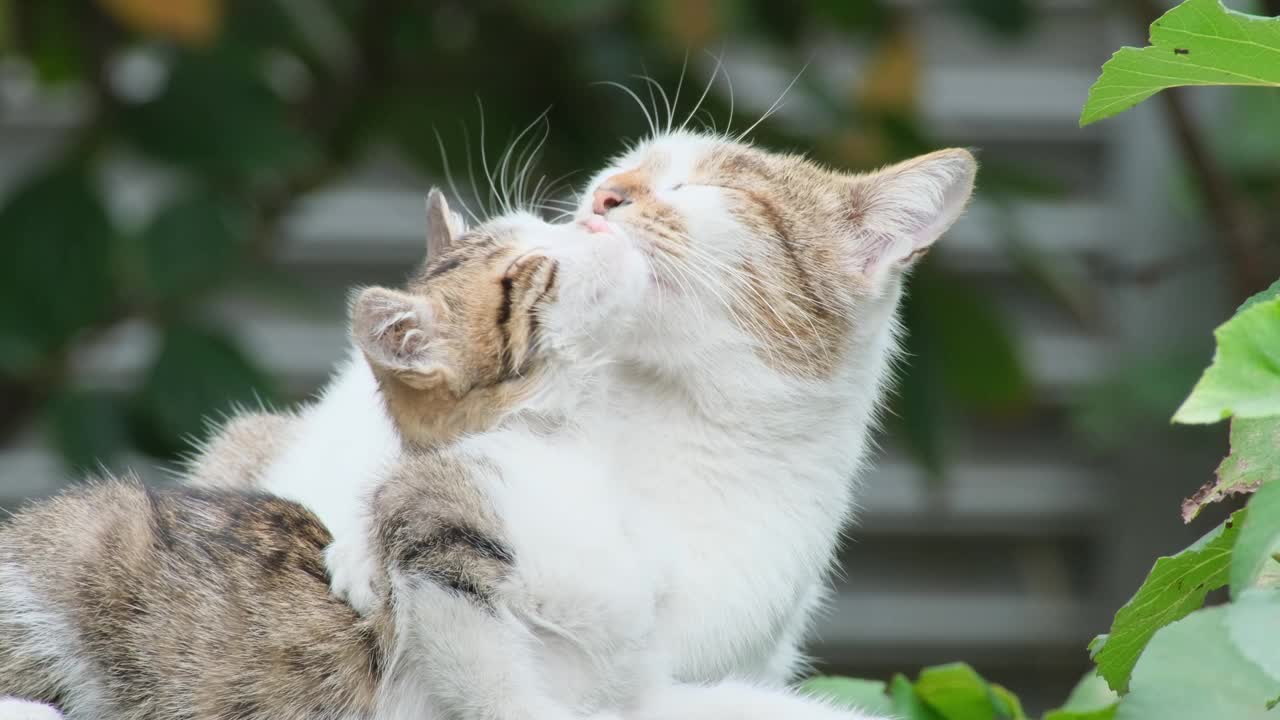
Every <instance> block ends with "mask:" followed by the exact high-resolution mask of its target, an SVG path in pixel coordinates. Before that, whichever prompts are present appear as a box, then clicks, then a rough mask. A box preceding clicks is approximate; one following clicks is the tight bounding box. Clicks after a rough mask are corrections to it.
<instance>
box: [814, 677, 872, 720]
mask: <svg viewBox="0 0 1280 720" xmlns="http://www.w3.org/2000/svg"><path fill="white" fill-rule="evenodd" d="M885 686H886V685H885V683H883V682H881V681H879V680H861V679H857V678H847V677H830V676H824V677H815V678H811V679H809V680H806V681H805V682H804V684H802V685H801V686H800V689H801V690H802V691H803V692H806V693H808V694H810V695H814V696H816V697H821V698H826V699H828V700H831V701H832V702H835V703H837V704H839V705H842V706H844V707H847V708H849V709H851V710H861V711H862V712H865V713H869V714H873V715H887V714H889V713H891V712H892V711H893V707H892V705H891V704H890V702H889V698H888V696H886V695H885Z"/></svg>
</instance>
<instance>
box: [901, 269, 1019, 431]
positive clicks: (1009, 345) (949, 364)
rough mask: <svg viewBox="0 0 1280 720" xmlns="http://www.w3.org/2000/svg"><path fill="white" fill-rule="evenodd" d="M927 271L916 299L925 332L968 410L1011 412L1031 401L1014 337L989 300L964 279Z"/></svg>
mask: <svg viewBox="0 0 1280 720" xmlns="http://www.w3.org/2000/svg"><path fill="white" fill-rule="evenodd" d="M933 267H934V266H932V265H929V266H927V267H925V268H921V272H920V273H919V274H918V275H917V276H916V278H915V279H914V280H913V284H912V293H913V294H914V295H915V296H916V302H918V303H920V305H921V307H922V311H921V320H920V322H919V324H918V326H917V327H918V328H919V332H920V333H922V334H928V336H929V337H928V338H927V339H926V340H925V341H924V342H927V343H928V347H929V348H931V349H932V350H933V351H934V352H936V353H938V357H939V358H941V361H940V362H939V363H938V366H939V372H940V373H941V375H940V379H941V381H942V383H943V386H944V387H945V388H946V390H947V392H948V394H949V395H951V396H952V397H954V398H955V399H957V400H959V401H960V402H962V403H963V404H964V405H965V406H966V407H967V408H970V409H974V410H979V411H983V412H1009V411H1013V410H1017V409H1019V408H1021V407H1022V406H1023V405H1025V403H1026V402H1027V401H1028V400H1029V399H1030V397H1031V382H1030V379H1029V377H1028V375H1027V372H1026V368H1025V367H1024V366H1023V364H1022V358H1021V356H1020V353H1019V352H1018V348H1017V346H1016V344H1015V342H1014V337H1013V334H1012V333H1011V332H1010V331H1009V329H1008V327H1007V326H1006V325H1005V322H1004V319H1003V318H1002V317H1001V316H1000V314H999V312H998V311H997V309H996V308H995V307H993V306H992V305H991V303H990V302H989V301H988V300H987V296H986V295H985V294H983V293H982V292H980V291H979V290H977V289H976V288H975V287H973V286H972V285H971V284H969V283H967V282H965V281H962V280H960V279H959V278H956V277H953V276H950V275H946V274H943V273H941V272H937V271H935V270H934V269H933Z"/></svg>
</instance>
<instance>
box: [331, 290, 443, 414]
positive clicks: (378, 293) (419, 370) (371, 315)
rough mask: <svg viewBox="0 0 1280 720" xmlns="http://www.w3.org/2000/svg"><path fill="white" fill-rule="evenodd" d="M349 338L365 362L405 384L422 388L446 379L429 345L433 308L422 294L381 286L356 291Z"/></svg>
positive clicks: (433, 330) (434, 328)
mask: <svg viewBox="0 0 1280 720" xmlns="http://www.w3.org/2000/svg"><path fill="white" fill-rule="evenodd" d="M351 337H352V340H354V341H355V343H356V345H357V346H359V348H360V349H361V350H363V351H364V354H365V357H366V358H368V360H369V364H370V365H372V366H373V367H374V368H375V369H380V370H384V371H389V372H391V373H393V374H394V375H395V376H396V377H397V378H399V379H400V380H401V381H402V382H404V383H405V384H407V385H409V386H411V387H414V388H417V389H419V390H424V389H427V388H429V387H435V386H438V385H440V384H441V383H444V382H447V381H448V372H447V369H446V367H445V365H444V364H443V363H442V362H440V359H439V358H438V357H436V354H437V353H436V352H434V351H435V350H436V349H437V348H434V347H433V343H432V341H433V340H435V339H436V337H437V326H436V310H435V308H433V307H432V305H431V303H430V301H429V300H428V299H426V298H423V297H419V296H417V295H410V294H409V293H405V292H400V291H398V290H390V289H387V288H381V287H375V288H368V289H366V290H363V291H361V292H360V294H359V295H357V296H356V297H355V300H354V301H353V302H352V303H351ZM436 345H437V347H438V343H437V344H436Z"/></svg>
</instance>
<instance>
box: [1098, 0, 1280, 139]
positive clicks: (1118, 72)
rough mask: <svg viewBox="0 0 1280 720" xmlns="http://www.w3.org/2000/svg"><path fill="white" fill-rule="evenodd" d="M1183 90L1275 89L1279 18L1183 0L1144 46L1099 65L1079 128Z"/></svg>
mask: <svg viewBox="0 0 1280 720" xmlns="http://www.w3.org/2000/svg"><path fill="white" fill-rule="evenodd" d="M1184 85H1259V86H1271V87H1276V86H1280V18H1262V17H1256V16H1253V15H1246V14H1244V13H1241V12H1236V11H1234V10H1228V9H1227V8H1225V7H1223V5H1222V3H1221V2H1220V1H1219V0H1186V2H1184V3H1182V4H1181V5H1179V6H1177V7H1175V8H1174V9H1172V10H1170V11H1169V12H1167V13H1165V15H1164V16H1163V17H1161V18H1160V19H1158V20H1156V21H1155V22H1154V23H1152V25H1151V45H1150V46H1149V47H1145V48H1141V49H1138V48H1131V47H1126V48H1121V49H1120V50H1119V51H1118V52H1117V53H1116V54H1115V55H1113V56H1112V58H1111V59H1110V60H1108V61H1107V63H1106V64H1105V65H1103V66H1102V76H1101V77H1100V78H1098V82H1096V83H1094V85H1093V87H1092V88H1091V89H1090V90H1089V100H1088V101H1087V102H1086V103H1085V106H1084V111H1083V112H1082V113H1081V115H1080V125H1081V126H1084V125H1088V124H1089V123H1093V122H1097V121H1098V120H1102V119H1104V118H1108V117H1111V116H1113V115H1117V114H1119V113H1121V112H1124V111H1125V110H1128V109H1129V108H1131V107H1133V106H1134V105H1137V104H1138V103H1140V102H1142V101H1143V100H1146V99H1147V98H1149V97H1151V96H1152V95H1155V94H1156V93H1158V92H1160V91H1161V90H1164V89H1167V88H1171V87H1179V86H1184Z"/></svg>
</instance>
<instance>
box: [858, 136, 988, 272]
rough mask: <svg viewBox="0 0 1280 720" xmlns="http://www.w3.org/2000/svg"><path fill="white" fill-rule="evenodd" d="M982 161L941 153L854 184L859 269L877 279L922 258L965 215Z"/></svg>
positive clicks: (966, 153) (967, 154)
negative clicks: (974, 180)
mask: <svg viewBox="0 0 1280 720" xmlns="http://www.w3.org/2000/svg"><path fill="white" fill-rule="evenodd" d="M977 172H978V162H977V161H976V160H975V159H974V157H973V155H972V154H971V153H970V152H969V151H968V150H961V149H951V150H939V151H938V152H935V153H930V154H928V155H922V156H920V157H917V158H914V159H911V160H907V161H906V162H902V163H899V164H897V165H893V166H890V167H887V168H885V169H884V170H880V171H879V172H875V173H871V174H868V175H862V176H859V177H856V178H854V179H853V184H852V187H851V188H850V190H849V195H848V197H849V202H850V209H849V210H850V212H849V217H850V218H851V219H852V221H853V222H854V223H855V227H854V228H853V232H854V235H855V240H856V244H855V245H854V247H855V248H856V251H855V259H856V261H857V265H858V269H859V270H860V271H861V272H863V273H864V274H867V275H874V274H878V273H880V272H883V271H885V270H887V269H892V268H898V269H901V268H905V267H907V266H909V265H911V264H912V263H913V262H915V261H916V260H917V259H919V258H920V257H922V256H923V255H924V254H925V253H926V252H928V250H929V248H930V247H932V246H933V243H934V241H935V240H937V239H938V238H939V237H940V236H941V235H942V233H944V232H946V231H947V229H948V228H950V227H951V224H952V223H954V222H955V221H956V219H957V218H959V217H960V214H961V213H962V212H964V207H965V205H966V204H967V203H968V202H969V196H970V195H972V194H973V179H974V176H975V175H976V174H977Z"/></svg>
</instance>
